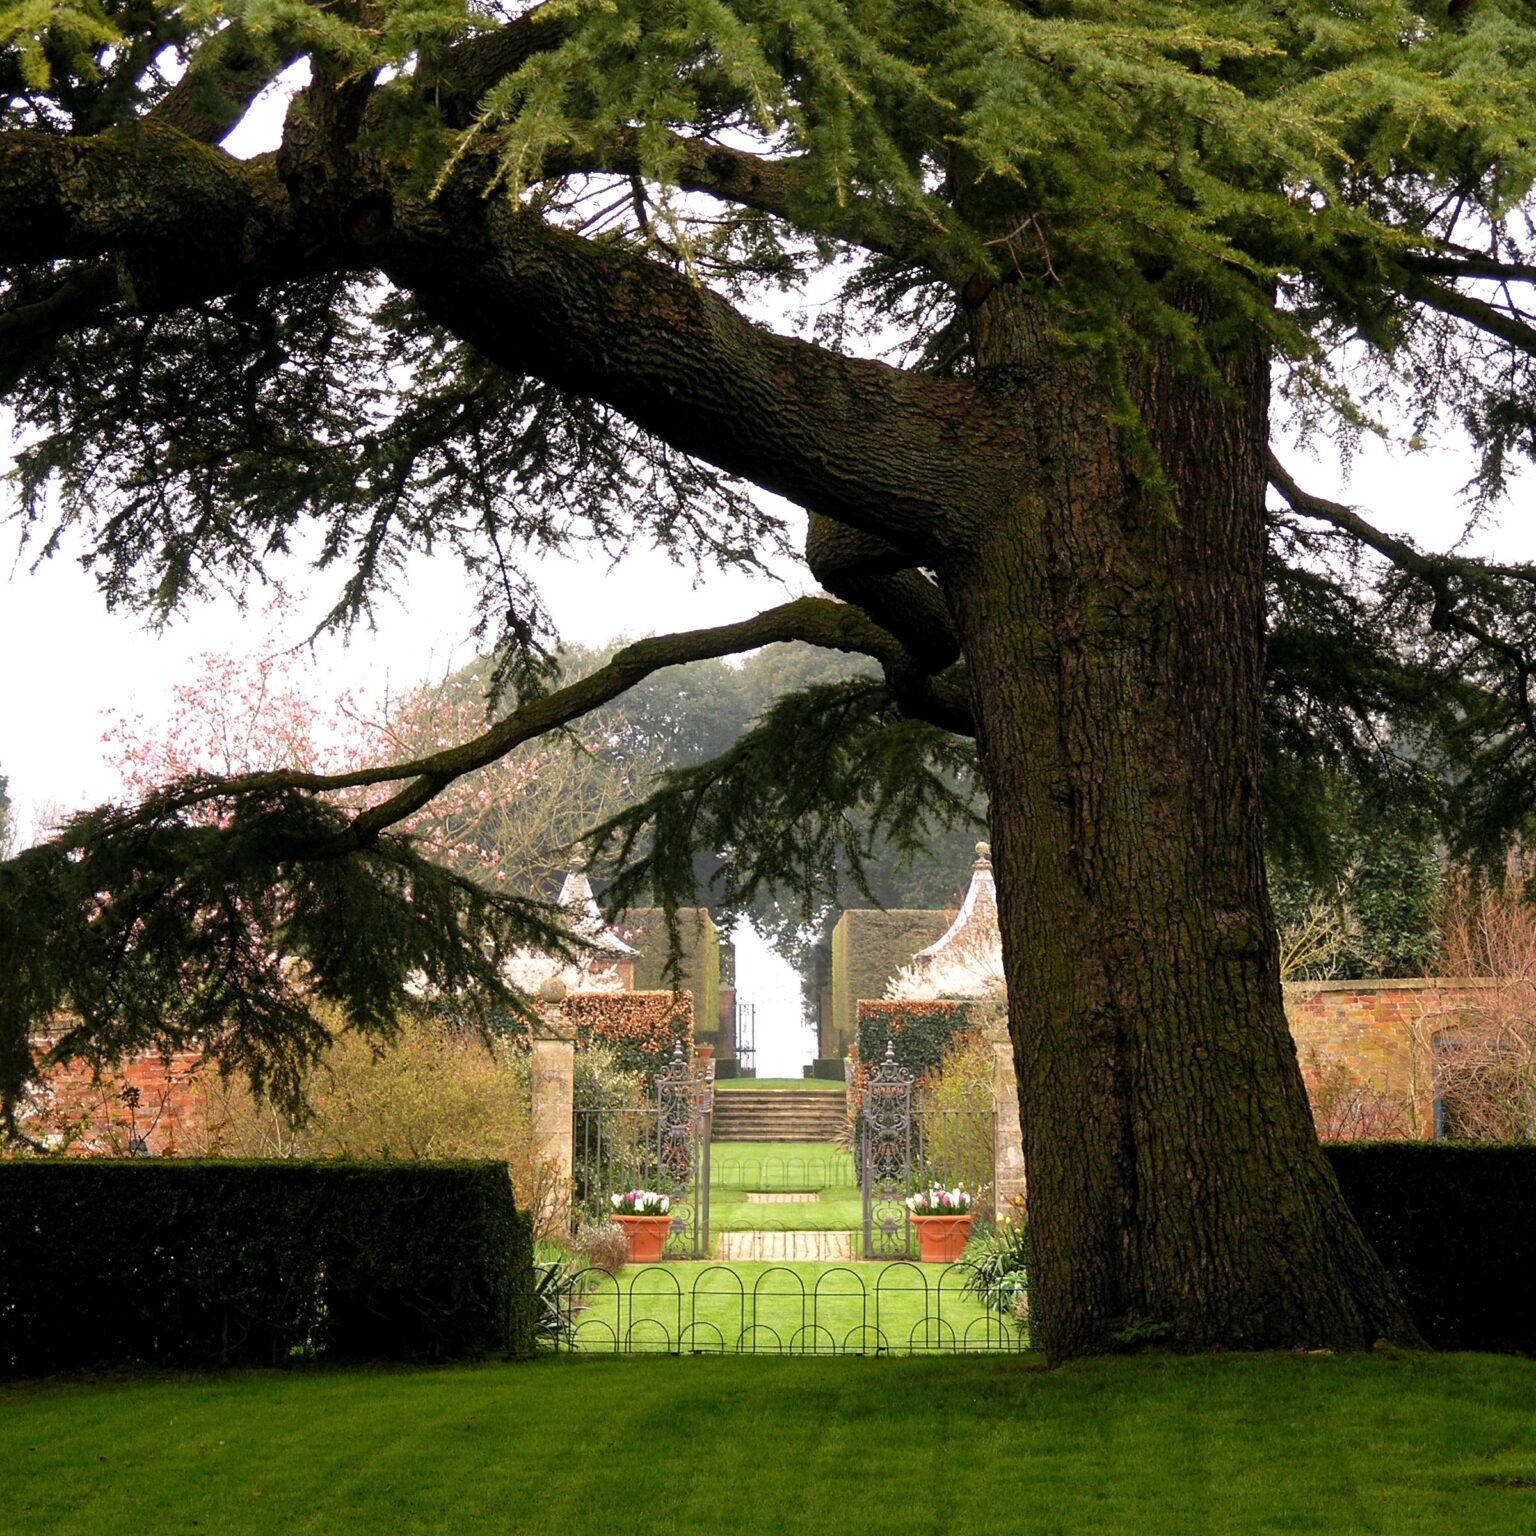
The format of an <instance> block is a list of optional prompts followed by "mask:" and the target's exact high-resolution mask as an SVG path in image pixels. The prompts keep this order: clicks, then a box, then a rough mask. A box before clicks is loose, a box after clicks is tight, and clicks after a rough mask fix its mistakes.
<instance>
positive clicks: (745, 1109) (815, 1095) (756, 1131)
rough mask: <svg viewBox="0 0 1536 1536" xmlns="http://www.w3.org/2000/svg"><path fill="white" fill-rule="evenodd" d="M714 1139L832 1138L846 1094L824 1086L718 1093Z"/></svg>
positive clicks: (793, 1139) (842, 1113) (840, 1125)
mask: <svg viewBox="0 0 1536 1536" xmlns="http://www.w3.org/2000/svg"><path fill="white" fill-rule="evenodd" d="M714 1108H715V1118H714V1130H713V1134H712V1136H711V1138H710V1139H711V1140H713V1141H832V1140H834V1139H835V1138H836V1136H837V1134H838V1132H839V1131H840V1130H841V1129H842V1125H843V1120H844V1110H843V1095H842V1094H841V1093H828V1092H826V1091H825V1090H819V1091H818V1090H815V1089H811V1090H807V1091H804V1092H795V1091H794V1090H792V1089H791V1090H783V1089H773V1090H767V1091H763V1092H753V1091H752V1090H750V1089H748V1090H743V1091H741V1092H733V1093H717V1094H716V1095H715V1104H714Z"/></svg>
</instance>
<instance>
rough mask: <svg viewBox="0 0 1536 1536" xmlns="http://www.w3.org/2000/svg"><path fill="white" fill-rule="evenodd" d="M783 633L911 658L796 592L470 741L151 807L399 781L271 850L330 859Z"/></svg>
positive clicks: (617, 661) (241, 781) (620, 656)
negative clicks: (474, 778) (564, 736)
mask: <svg viewBox="0 0 1536 1536" xmlns="http://www.w3.org/2000/svg"><path fill="white" fill-rule="evenodd" d="M784 640H801V641H804V642H806V643H808V644H812V645H819V646H823V647H826V648H828V649H832V650H840V651H847V652H851V653H855V654H858V655H864V656H870V657H873V658H874V659H875V660H877V661H879V662H881V664H882V665H883V666H886V667H888V668H896V669H900V668H903V667H906V666H909V665H910V662H909V658H907V656H906V655H905V653H904V652H903V650H902V648H901V646H900V644H899V643H898V642H897V641H896V640H895V638H894V637H893V636H891V635H890V634H888V633H887V632H886V631H884V630H882V629H880V628H879V627H878V626H877V625H875V624H873V623H872V622H871V621H870V620H869V619H868V618H867V617H865V615H864V614H863V613H861V612H860V611H859V610H858V609H857V608H854V607H851V606H849V605H847V604H843V603H835V602H832V601H830V600H828V599H826V598H815V597H802V598H796V599H795V600H794V601H793V602H789V603H785V604H783V605H782V606H781V607H778V608H770V609H768V610H767V611H766V612H764V613H760V614H757V615H756V616H755V617H753V618H751V619H746V620H743V621H741V622H740V623H736V624H723V625H719V626H717V627H715V628H712V629H700V630H691V631H687V632H684V633H680V634H673V635H658V636H653V637H651V638H650V639H646V640H639V641H636V642H635V643H634V644H633V645H629V646H626V647H625V648H624V649H623V650H621V651H619V652H618V653H617V654H616V655H615V656H614V657H613V658H612V659H611V660H610V661H609V662H608V664H607V665H606V666H604V667H601V668H599V669H598V670H597V671H596V672H593V673H592V674H590V675H589V676H587V677H585V678H582V679H581V680H580V681H578V682H575V683H572V684H570V685H568V686H567V687H564V688H561V689H558V690H556V691H555V692H553V693H549V694H546V695H544V696H543V697H541V698H537V699H533V700H531V701H529V702H528V703H526V704H523V705H521V706H520V707H519V708H517V709H515V710H513V711H511V712H510V713H509V714H507V715H505V716H504V717H503V718H502V719H500V720H498V721H497V722H496V723H495V724H494V725H493V726H491V727H490V729H488V730H486V731H484V732H483V733H482V734H481V735H479V736H477V737H475V738H474V739H473V740H472V741H467V742H463V743H460V744H459V745H457V746H454V747H450V748H448V749H447V750H445V751H442V752H436V753H433V754H431V755H430V756H427V757H423V758H417V759H414V760H412V761H410V762H405V763H394V764H386V765H382V766H379V767H374V768H361V769H356V770H353V771H350V772H346V773H330V774H322V773H305V772H296V771H292V770H286V769H283V770H277V771H274V772H269V773H253V774H243V775H238V776H234V777H227V778H216V779H200V780H194V781H191V782H190V783H189V784H188V785H186V786H183V787H181V788H179V789H173V790H171V791H170V792H169V793H167V794H166V795H165V796H163V797H157V798H156V799H155V801H154V809H155V812H156V814H160V815H163V814H166V813H169V812H174V811H181V810H185V809H187V808H188V807H191V806H195V805H198V804H202V803H204V802H206V801H209V800H213V799H221V800H223V799H230V798H240V797H246V796H251V797H263V796H272V795H280V794H290V793H294V792H301V793H304V794H308V795H316V794H327V793H336V792H338V791H341V790H347V789H358V788H365V787H370V786H376V785H381V784H396V783H404V785H405V787H404V788H403V789H401V790H400V791H398V792H397V793H396V794H394V795H392V796H391V797H390V798H389V799H388V800H386V801H384V802H383V803H382V804H381V805H377V806H373V807H371V808H370V809H368V810H365V811H360V812H358V813H356V814H355V815H353V816H352V817H351V818H350V819H349V821H348V823H347V825H346V826H345V827H344V828H343V829H342V830H340V831H334V832H330V833H327V834H326V835H324V836H322V837H320V838H318V839H316V840H308V841H305V842H303V843H296V844H293V845H291V846H288V847H285V848H283V849H281V850H280V856H282V857H285V858H302V859H330V858H337V857H340V856H342V855H344V854H348V853H353V852H356V851H357V850H358V849H360V848H364V847H367V846H369V845H370V844H371V843H373V842H374V841H376V840H377V838H378V837H379V836H380V834H381V833H383V832H384V831H386V830H387V829H388V828H390V827H392V826H395V825H397V824H398V823H399V822H401V821H404V820H405V819H407V818H408V817H409V816H411V815H413V814H414V813H415V812H416V811H418V810H420V809H421V807H422V806H424V805H425V804H426V803H427V802H428V801H429V800H431V799H433V798H434V797H435V796H436V795H438V794H439V793H441V791H442V790H443V789H444V788H445V787H446V786H447V785H448V784H450V783H452V782H453V780H455V779H457V778H461V777H462V776H463V775H464V774H466V773H472V772H474V770H475V769H477V768H483V767H485V766H486V764H488V763H491V762H494V761H496V760H497V759H498V758H501V757H505V756H506V754H507V753H508V752H511V751H512V750H513V749H514V748H516V747H518V746H521V745H522V744H523V743H524V742H526V741H531V740H533V739H535V738H536V737H539V736H545V735H548V734H549V733H550V732H551V731H555V730H558V729H559V728H560V727H561V726H564V725H568V724H570V723H571V722H572V721H574V720H577V719H579V718H580V717H581V716H582V715H585V714H587V713H588V712H589V711H591V710H594V709H596V708H598V707H599V706H600V705H603V704H606V703H608V702H609V701H610V700H612V699H615V698H618V697H619V696H620V695H621V694H623V693H626V692H627V691H628V690H629V689H631V688H633V687H634V686H635V684H636V683H638V682H640V681H641V680H642V679H643V678H646V677H648V676H649V675H650V674H651V673H652V672H656V671H659V670H660V669H661V668H663V667H674V666H683V665H686V664H687V663H688V662H691V661H703V660H707V659H711V658H715V657H720V656H730V655H735V654H736V653H738V652H740V651H747V650H755V649H757V648H758V647H759V646H763V645H771V644H773V643H775V642H777V641H784Z"/></svg>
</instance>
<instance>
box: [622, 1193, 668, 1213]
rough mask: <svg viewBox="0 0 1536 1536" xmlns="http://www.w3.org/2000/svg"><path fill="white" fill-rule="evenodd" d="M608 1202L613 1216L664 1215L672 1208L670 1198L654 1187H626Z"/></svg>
mask: <svg viewBox="0 0 1536 1536" xmlns="http://www.w3.org/2000/svg"><path fill="white" fill-rule="evenodd" d="M608 1203H609V1204H610V1205H611V1206H612V1207H613V1213H614V1215H615V1216H665V1215H666V1214H667V1212H668V1211H670V1210H671V1209H672V1202H671V1200H670V1199H669V1198H668V1197H667V1196H666V1195H663V1194H660V1193H658V1192H657V1191H656V1190H654V1189H626V1190H625V1191H624V1192H623V1194H619V1195H610V1196H609V1198H608Z"/></svg>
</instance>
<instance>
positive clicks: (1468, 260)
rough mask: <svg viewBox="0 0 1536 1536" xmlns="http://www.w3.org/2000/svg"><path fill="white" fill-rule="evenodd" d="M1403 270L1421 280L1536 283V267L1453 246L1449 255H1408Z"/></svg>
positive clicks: (1403, 263) (1404, 260)
mask: <svg viewBox="0 0 1536 1536" xmlns="http://www.w3.org/2000/svg"><path fill="white" fill-rule="evenodd" d="M1402 265H1403V267H1404V268H1405V269H1406V270H1407V271H1409V272H1412V273H1414V274H1415V275H1416V276H1418V277H1449V278H1459V277H1466V278H1482V279H1485V280H1492V281H1494V282H1507V283H1536V266H1531V265H1530V264H1529V263H1527V262H1522V261H1500V260H1499V259H1498V258H1497V257H1494V256H1486V255H1484V254H1482V253H1481V252H1479V251H1472V250H1467V249H1465V248H1463V247H1461V246H1456V247H1452V248H1451V250H1450V254H1447V255H1426V256H1408V257H1405V258H1404V259H1403V262H1402Z"/></svg>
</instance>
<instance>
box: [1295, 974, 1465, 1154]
mask: <svg viewBox="0 0 1536 1536" xmlns="http://www.w3.org/2000/svg"><path fill="white" fill-rule="evenodd" d="M1476 985H1477V983H1476V982H1449V983H1446V982H1436V981H1425V980H1417V979H1415V980H1406V981H1391V980H1389V981H1321V982H1313V981H1309V982H1294V983H1292V984H1290V985H1288V986H1287V987H1286V989H1285V1011H1286V1017H1287V1018H1288V1020H1289V1021H1290V1026H1291V1034H1292V1036H1293V1038H1294V1039H1295V1041H1296V1053H1297V1055H1298V1057H1299V1058H1300V1060H1301V1073H1302V1077H1303V1078H1304V1079H1305V1081H1306V1084H1307V1093H1308V1096H1309V1097H1310V1098H1311V1100H1312V1113H1313V1116H1314V1118H1315V1119H1316V1121H1317V1124H1318V1133H1319V1135H1321V1136H1322V1137H1323V1138H1324V1139H1325V1140H1336V1141H1359V1140H1372V1139H1378V1138H1381V1139H1407V1140H1424V1141H1427V1140H1429V1139H1430V1138H1432V1137H1433V1136H1434V1083H1433V1074H1432V1070H1431V1065H1432V1064H1431V1043H1432V1041H1433V1039H1434V1036H1435V1035H1436V1034H1438V1033H1439V1032H1440V1031H1441V1030H1443V1029H1445V1028H1447V1027H1449V1026H1450V1025H1451V1024H1452V1022H1453V1021H1454V1017H1455V1013H1456V1004H1457V999H1458V998H1464V997H1466V996H1467V995H1468V993H1469V991H1470V990H1471V989H1472V988H1474V987H1476Z"/></svg>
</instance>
